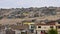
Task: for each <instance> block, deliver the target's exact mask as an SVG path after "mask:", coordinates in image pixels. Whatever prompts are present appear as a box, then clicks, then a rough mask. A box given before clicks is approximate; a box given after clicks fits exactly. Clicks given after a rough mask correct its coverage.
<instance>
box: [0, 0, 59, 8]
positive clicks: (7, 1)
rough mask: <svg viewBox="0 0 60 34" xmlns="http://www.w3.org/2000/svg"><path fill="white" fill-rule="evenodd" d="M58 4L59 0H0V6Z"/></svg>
mask: <svg viewBox="0 0 60 34" xmlns="http://www.w3.org/2000/svg"><path fill="white" fill-rule="evenodd" d="M42 6H57V7H59V6H60V0H0V8H15V7H42Z"/></svg>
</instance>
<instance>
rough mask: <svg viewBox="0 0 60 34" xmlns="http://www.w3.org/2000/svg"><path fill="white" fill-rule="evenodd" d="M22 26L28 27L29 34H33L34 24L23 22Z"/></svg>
mask: <svg viewBox="0 0 60 34" xmlns="http://www.w3.org/2000/svg"><path fill="white" fill-rule="evenodd" d="M23 24H25V25H28V26H29V33H31V34H35V25H34V24H35V23H34V22H29V21H27V22H24V23H23Z"/></svg>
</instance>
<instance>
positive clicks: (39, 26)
mask: <svg viewBox="0 0 60 34" xmlns="http://www.w3.org/2000/svg"><path fill="white" fill-rule="evenodd" d="M35 26H36V34H42V33H43V34H45V33H47V32H48V30H49V29H51V28H53V29H56V26H55V22H49V23H44V24H43V23H36V24H35Z"/></svg>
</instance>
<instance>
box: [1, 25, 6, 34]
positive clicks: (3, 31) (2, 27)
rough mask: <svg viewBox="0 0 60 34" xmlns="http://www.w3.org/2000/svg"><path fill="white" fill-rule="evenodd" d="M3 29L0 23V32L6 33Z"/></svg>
mask: <svg viewBox="0 0 60 34" xmlns="http://www.w3.org/2000/svg"><path fill="white" fill-rule="evenodd" d="M4 29H5V27H4V26H3V25H1V24H0V34H6V33H5V30H4Z"/></svg>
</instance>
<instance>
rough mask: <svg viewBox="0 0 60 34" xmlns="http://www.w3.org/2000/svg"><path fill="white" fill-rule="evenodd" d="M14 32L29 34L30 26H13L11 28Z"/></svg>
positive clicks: (16, 33)
mask: <svg viewBox="0 0 60 34" xmlns="http://www.w3.org/2000/svg"><path fill="white" fill-rule="evenodd" d="M10 27H11V29H12V30H13V31H15V34H28V32H29V30H28V27H29V26H28V25H11V26H10Z"/></svg>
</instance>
